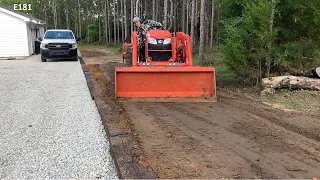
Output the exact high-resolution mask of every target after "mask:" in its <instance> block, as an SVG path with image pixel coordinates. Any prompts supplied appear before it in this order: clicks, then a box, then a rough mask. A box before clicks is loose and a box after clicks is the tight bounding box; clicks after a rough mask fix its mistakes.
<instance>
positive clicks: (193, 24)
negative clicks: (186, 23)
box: [191, 0, 196, 48]
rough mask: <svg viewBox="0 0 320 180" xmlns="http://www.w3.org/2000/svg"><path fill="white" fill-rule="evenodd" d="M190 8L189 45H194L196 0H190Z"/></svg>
mask: <svg viewBox="0 0 320 180" xmlns="http://www.w3.org/2000/svg"><path fill="white" fill-rule="evenodd" d="M191 6H192V10H191V45H192V48H193V47H194V44H195V43H194V38H195V37H194V27H195V16H196V0H192V5H191Z"/></svg>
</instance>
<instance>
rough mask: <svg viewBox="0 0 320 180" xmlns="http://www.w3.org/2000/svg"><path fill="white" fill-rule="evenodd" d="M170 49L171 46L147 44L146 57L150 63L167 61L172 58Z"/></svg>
mask: <svg viewBox="0 0 320 180" xmlns="http://www.w3.org/2000/svg"><path fill="white" fill-rule="evenodd" d="M171 48H172V47H171V44H148V50H149V51H148V55H149V57H151V59H152V61H168V60H169V59H170V58H171V57H172V51H171ZM157 50H159V51H157Z"/></svg>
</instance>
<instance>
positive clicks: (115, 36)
mask: <svg viewBox="0 0 320 180" xmlns="http://www.w3.org/2000/svg"><path fill="white" fill-rule="evenodd" d="M116 9H117V7H116V0H114V1H113V10H114V11H113V43H114V45H115V44H117V21H116V16H117V15H116V13H117V11H116Z"/></svg>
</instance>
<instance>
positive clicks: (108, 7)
mask: <svg viewBox="0 0 320 180" xmlns="http://www.w3.org/2000/svg"><path fill="white" fill-rule="evenodd" d="M107 9H108V12H107V17H108V30H109V32H108V35H109V38H108V40H109V44H111V40H112V29H111V23H112V20H111V17H110V1H109V0H107Z"/></svg>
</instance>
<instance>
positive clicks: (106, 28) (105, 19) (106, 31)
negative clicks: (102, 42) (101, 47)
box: [103, 0, 109, 43]
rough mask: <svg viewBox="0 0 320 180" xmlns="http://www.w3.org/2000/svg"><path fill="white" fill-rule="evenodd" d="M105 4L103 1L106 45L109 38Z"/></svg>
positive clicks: (106, 1)
mask: <svg viewBox="0 0 320 180" xmlns="http://www.w3.org/2000/svg"><path fill="white" fill-rule="evenodd" d="M107 3H108V0H105V1H104V8H103V10H104V11H103V12H104V16H103V18H104V29H105V38H106V43H108V42H109V40H108V39H109V38H108V26H109V25H108V15H107Z"/></svg>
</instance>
